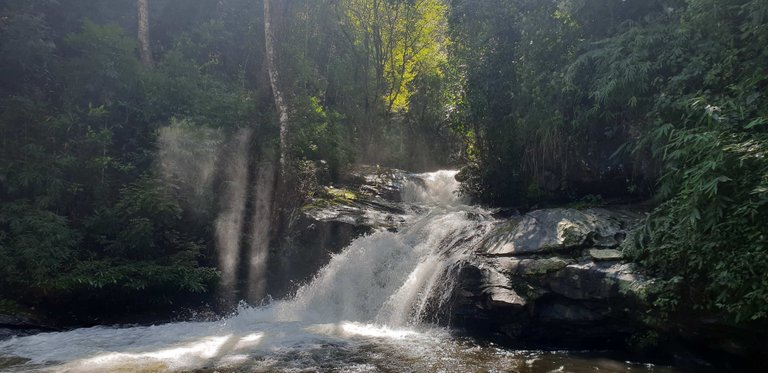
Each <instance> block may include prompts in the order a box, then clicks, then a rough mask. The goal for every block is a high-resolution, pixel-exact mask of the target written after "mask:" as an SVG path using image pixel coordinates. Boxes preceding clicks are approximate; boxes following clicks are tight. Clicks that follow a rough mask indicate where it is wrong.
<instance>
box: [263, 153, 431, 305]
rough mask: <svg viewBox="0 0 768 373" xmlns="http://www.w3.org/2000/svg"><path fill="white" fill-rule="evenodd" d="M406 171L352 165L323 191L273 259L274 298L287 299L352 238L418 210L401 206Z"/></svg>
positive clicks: (400, 220) (401, 220)
mask: <svg viewBox="0 0 768 373" xmlns="http://www.w3.org/2000/svg"><path fill="white" fill-rule="evenodd" d="M405 175H406V174H405V172H403V171H400V170H395V169H387V168H381V167H375V166H356V167H354V168H352V169H351V170H349V171H348V172H347V173H345V174H344V175H342V178H341V179H342V184H340V185H337V186H335V187H332V186H328V187H325V188H323V190H322V192H321V193H320V195H319V196H317V197H316V198H314V200H313V201H311V202H310V203H309V204H307V205H306V206H304V208H303V209H302V210H301V213H300V214H299V215H298V217H297V219H296V220H295V222H294V223H293V225H292V227H291V228H290V229H289V232H291V233H290V236H289V237H287V239H286V240H285V241H284V242H283V244H282V245H281V247H280V248H279V252H278V250H276V252H275V253H274V255H271V258H275V259H273V260H272V263H271V265H270V273H269V278H268V283H269V289H268V292H269V294H270V295H271V296H272V297H274V298H282V297H285V296H288V295H290V294H291V293H292V292H293V291H295V290H296V289H297V288H298V287H299V286H301V285H302V284H304V283H306V282H308V281H310V280H311V279H312V277H313V276H314V275H315V274H316V273H317V271H318V270H319V269H320V268H322V267H323V266H324V265H326V264H327V263H328V262H329V261H330V259H331V255H333V254H336V253H338V252H340V251H341V250H342V249H344V248H345V247H347V246H348V245H349V244H350V243H351V242H352V240H354V239H355V238H357V237H360V236H363V235H366V234H370V233H373V232H374V231H377V230H382V229H386V230H397V229H398V228H399V227H400V226H401V225H402V224H403V223H404V222H405V215H408V214H419V213H422V212H423V210H421V209H419V208H418V207H416V206H412V205H408V204H404V203H401V202H400V191H401V188H402V186H403V182H404V180H405V178H406V176H405Z"/></svg>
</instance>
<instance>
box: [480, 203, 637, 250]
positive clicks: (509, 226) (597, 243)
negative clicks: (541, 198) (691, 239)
mask: <svg viewBox="0 0 768 373" xmlns="http://www.w3.org/2000/svg"><path fill="white" fill-rule="evenodd" d="M639 218H640V216H638V215H637V214H633V213H630V212H626V211H609V210H606V209H585V210H576V209H566V208H555V209H545V210H536V211H532V212H530V213H528V214H525V215H524V216H522V217H520V218H513V219H510V220H508V221H507V222H505V223H503V224H500V225H499V226H498V228H497V229H496V232H494V233H493V234H491V235H490V236H489V238H488V240H487V242H486V245H485V247H484V250H485V253H486V254H490V255H519V254H532V253H542V252H548V251H557V250H566V249H572V248H575V247H587V246H592V247H616V246H618V244H619V243H621V241H623V240H624V238H625V237H626V236H627V230H628V229H629V228H631V227H633V226H634V225H636V224H637V221H638V220H639Z"/></svg>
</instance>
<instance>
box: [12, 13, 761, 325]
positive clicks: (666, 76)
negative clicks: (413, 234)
mask: <svg viewBox="0 0 768 373" xmlns="http://www.w3.org/2000/svg"><path fill="white" fill-rule="evenodd" d="M265 5H271V6H270V7H265ZM267 9H268V13H265V10H267ZM265 14H266V15H268V16H269V17H268V19H265ZM265 21H270V22H265ZM273 43H274V45H272V44H273ZM766 45H768V1H766V0H652V1H650V0H625V1H617V0H590V1H587V0H557V1H541V0H487V1H472V0H272V1H269V0H266V4H265V3H264V2H262V1H256V0H193V1H189V0H148V1H147V0H138V1H136V0H114V1H109V2H94V1H89V0H72V1H66V2H61V1H55V0H41V1H23V0H7V1H3V3H2V5H0V52H1V53H0V108H1V109H0V133H1V135H0V136H2V148H0V198H2V203H1V204H0V313H15V314H24V313H43V314H47V316H48V317H51V318H55V319H67V318H68V317H69V315H65V314H63V313H64V311H61V310H64V309H66V310H67V311H66V312H69V313H71V314H72V317H74V319H76V320H82V319H78V317H82V316H83V315H90V314H98V313H103V312H111V313H114V312H116V311H115V310H120V312H131V311H136V310H146V309H154V308H162V307H168V305H174V306H175V305H178V304H188V303H190V302H199V301H201V300H206V299H212V297H213V296H214V293H215V290H216V289H217V286H218V284H219V282H220V273H219V272H218V270H217V261H216V250H217V246H216V242H217V241H216V237H215V235H216V232H215V230H216V224H215V220H216V217H217V214H218V212H219V209H220V208H221V206H222V203H223V202H222V201H221V200H220V199H221V198H220V197H219V193H218V192H219V191H221V190H222V189H223V188H227V185H228V184H227V180H226V175H224V176H222V175H221V174H220V173H217V172H216V171H215V170H219V169H225V168H226V167H228V166H231V165H230V163H231V162H230V161H229V160H228V159H227V157H226V156H218V155H217V154H218V152H220V149H222V148H225V149H229V148H233V147H237V146H238V145H237V142H238V141H241V142H242V141H245V142H247V144H246V145H247V146H248V148H249V149H252V153H253V154H252V155H251V157H252V162H254V163H253V164H260V165H263V164H279V167H276V168H275V170H276V171H275V172H279V173H280V175H279V177H277V182H276V183H275V185H276V189H275V190H276V191H275V193H280V195H281V196H282V197H281V198H275V199H274V201H276V202H275V206H274V209H275V211H277V213H276V214H275V215H276V216H277V217H275V218H273V219H272V220H274V221H275V223H274V225H275V226H277V227H276V228H275V227H273V228H272V230H271V232H270V233H269V234H270V235H271V236H270V240H272V241H279V240H280V236H281V234H282V233H283V232H282V231H283V230H282V229H281V228H280V227H279V226H281V225H285V224H286V223H285V221H287V220H290V214H291V210H292V209H296V208H298V207H299V206H301V204H302V203H304V201H305V200H306V199H307V198H309V197H311V196H312V195H313V194H314V193H317V185H318V184H319V183H327V182H334V181H335V180H337V178H339V177H340V175H341V174H343V172H344V170H345V169H346V167H348V166H349V165H352V164H359V163H365V164H375V165H381V166H386V167H397V168H403V169H407V170H410V171H419V170H431V169H436V168H440V167H449V166H450V167H455V168H461V169H462V171H461V172H460V173H459V175H458V179H459V181H461V182H462V192H463V193H464V194H466V195H467V196H470V197H471V198H472V199H473V200H474V201H476V202H478V203H482V204H486V205H490V206H503V207H516V208H519V209H532V208H535V207H540V206H552V205H556V204H569V203H579V204H587V205H595V204H597V205H599V204H604V203H636V202H643V201H651V202H650V204H651V205H653V210H652V211H651V213H650V214H649V216H648V217H647V219H646V221H645V224H644V228H643V229H642V230H641V231H638V232H636V235H635V237H633V238H632V239H631V240H628V241H627V243H626V244H625V248H624V249H625V251H626V252H627V253H628V254H629V255H631V256H632V258H633V259H634V260H635V261H636V262H637V263H639V264H640V265H641V266H642V267H643V269H644V270H645V271H647V272H648V273H650V274H653V275H654V276H656V277H658V278H659V279H661V280H660V281H658V282H657V287H658V289H655V291H656V292H657V293H658V295H657V300H656V305H657V306H658V307H657V308H656V309H655V311H654V314H653V315H650V316H651V318H652V319H654V320H664V319H667V318H676V317H680V315H686V314H690V313H700V314H712V315H717V316H718V317H722V318H725V319H727V320H729V321H730V322H733V323H736V324H743V325H749V324H750V323H764V322H765V321H766V320H767V319H768V276H765V273H766V272H768V231H766V226H765V224H764V222H765V221H766V219H768V206H766V204H768V159H767V158H766V157H768V96H766V94H765V92H766V89H767V88H768V49H766V48H765V46H766ZM277 92H280V94H277ZM283 96H284V98H282V99H280V100H276V98H277V97H283ZM281 126H285V127H286V128H285V129H287V133H286V132H282V131H281ZM243 133H247V136H245V137H242V136H241V135H242V134H243ZM239 136H240V137H239ZM238 138H240V139H241V140H238ZM242 139H245V140H242ZM283 157H285V158H286V161H285V162H283V161H281V162H278V161H277V160H278V159H281V160H282V158H283ZM277 169H279V171H277ZM283 197H284V198H283ZM265 234H266V233H265ZM185 302H186V303H185Z"/></svg>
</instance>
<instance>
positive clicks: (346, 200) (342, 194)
mask: <svg viewBox="0 0 768 373" xmlns="http://www.w3.org/2000/svg"><path fill="white" fill-rule="evenodd" d="M359 198H360V196H359V195H358V194H357V193H355V192H353V191H351V190H349V189H344V188H333V187H327V188H325V189H324V191H323V194H322V195H321V196H319V197H315V198H313V199H312V202H311V203H308V204H306V205H304V207H303V208H302V209H303V210H304V211H308V210H314V209H320V208H327V207H333V206H339V205H349V204H351V203H352V202H355V201H357V200H358V199H359Z"/></svg>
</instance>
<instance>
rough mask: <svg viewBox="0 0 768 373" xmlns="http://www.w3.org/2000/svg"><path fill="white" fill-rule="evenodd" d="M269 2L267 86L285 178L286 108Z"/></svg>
mask: <svg viewBox="0 0 768 373" xmlns="http://www.w3.org/2000/svg"><path fill="white" fill-rule="evenodd" d="M269 3H270V0H264V38H265V44H264V45H265V47H266V51H267V70H268V71H269V84H270V85H271V86H272V95H273V96H274V99H275V107H276V108H277V112H278V115H279V121H280V175H281V176H285V171H286V163H287V158H288V151H289V149H288V106H287V105H286V103H285V97H283V92H282V91H281V90H280V86H279V77H278V72H277V64H276V62H275V60H276V58H275V33H274V30H273V27H272V17H271V15H270V11H269V5H270V4H269Z"/></svg>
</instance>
